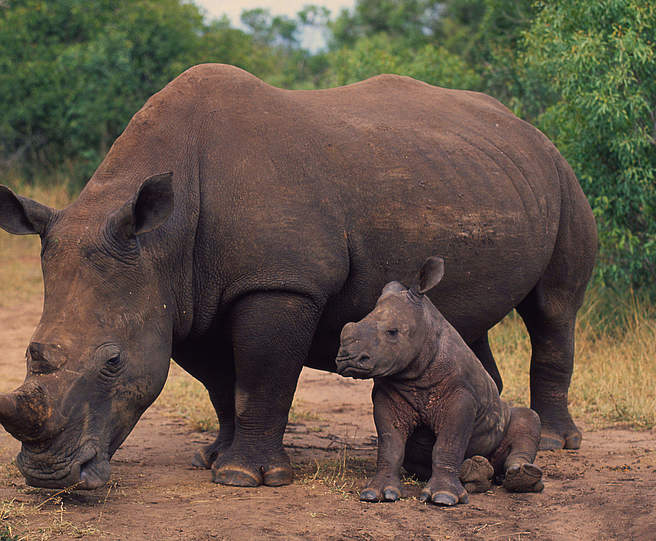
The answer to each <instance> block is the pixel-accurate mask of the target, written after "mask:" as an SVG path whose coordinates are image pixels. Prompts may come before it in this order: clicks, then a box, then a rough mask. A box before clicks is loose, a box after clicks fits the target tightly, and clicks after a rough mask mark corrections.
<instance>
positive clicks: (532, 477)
mask: <svg viewBox="0 0 656 541" xmlns="http://www.w3.org/2000/svg"><path fill="white" fill-rule="evenodd" d="M503 487H504V488H505V489H506V490H509V491H511V492H542V489H544V484H543V483H542V470H541V469H540V468H539V467H538V466H536V465H535V464H529V463H525V464H515V465H513V466H510V468H508V469H507V470H506V475H505V478H504V480H503Z"/></svg>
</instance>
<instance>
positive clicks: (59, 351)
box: [0, 173, 173, 489]
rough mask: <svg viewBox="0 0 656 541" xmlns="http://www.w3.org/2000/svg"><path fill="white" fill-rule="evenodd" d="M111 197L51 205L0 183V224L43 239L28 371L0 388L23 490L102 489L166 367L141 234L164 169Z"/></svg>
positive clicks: (162, 210) (156, 208)
mask: <svg viewBox="0 0 656 541" xmlns="http://www.w3.org/2000/svg"><path fill="white" fill-rule="evenodd" d="M114 196H115V197H116V198H117V200H116V201H115V202H114V201H108V200H107V197H104V198H102V197H87V198H85V200H82V198H80V199H78V201H77V202H76V203H74V204H73V205H71V206H69V207H67V208H66V209H64V210H62V211H57V210H54V209H51V208H49V207H46V206H44V205H41V204H39V203H37V202H35V201H32V200H31V199H27V198H25V197H20V196H16V195H15V194H14V193H13V192H12V191H11V190H9V189H8V188H6V187H4V186H0V227H2V228H3V229H5V230H6V231H8V232H10V233H14V234H17V235H24V234H39V235H40V236H41V243H42V252H41V264H42V270H43V277H44V286H45V302H44V308H43V314H42V316H41V320H40V322H39V325H38V326H37V328H36V330H35V331H34V335H33V336H32V341H31V342H30V344H29V346H28V348H27V353H26V356H27V376H26V378H25V382H24V384H23V385H22V386H21V387H19V388H18V389H16V390H15V391H13V392H11V393H8V394H4V395H0V422H1V423H2V424H3V425H4V427H5V428H6V430H7V431H8V432H10V433H11V434H12V435H13V436H14V437H16V438H17V439H19V440H20V441H21V442H22V443H23V445H22V448H21V452H20V454H19V455H18V458H17V463H18V467H19V469H20V471H21V472H22V473H23V475H24V476H25V479H26V480H27V482H28V484H30V485H33V486H39V487H67V486H71V485H75V486H76V487H77V488H86V489H92V488H96V487H99V486H101V485H103V484H104V483H105V482H106V481H107V480H108V478H109V460H110V458H111V457H112V455H113V453H114V452H115V451H116V449H117V448H118V447H119V445H120V444H121V442H122V441H123V440H124V439H125V438H126V437H127V435H128V434H129V432H130V430H131V429H132V427H133V426H134V425H135V423H136V422H137V420H138V419H139V417H140V415H141V414H142V413H143V412H144V410H145V409H146V408H147V407H148V406H149V405H150V404H151V403H152V402H153V400H154V399H155V398H156V397H157V395H158V394H159V392H160V391H161V389H162V386H163V385H164V381H165V379H166V375H167V372H168V364H169V357H170V353H171V335H172V317H171V315H170V309H169V310H167V306H166V302H167V300H168V298H167V297H166V294H165V293H164V291H166V287H164V286H165V284H162V283H161V282H162V281H163V280H162V279H161V278H160V275H161V273H158V272H157V269H156V268H155V267H156V261H157V258H156V257H153V250H152V249H151V248H150V247H146V244H149V243H147V242H146V241H147V236H148V235H149V234H153V233H151V232H153V231H154V230H156V229H157V228H159V227H160V226H161V225H162V224H163V223H164V222H165V221H166V220H167V218H168V217H169V215H170V213H171V211H172V208H173V192H172V188H171V173H167V174H164V175H156V176H154V177H150V178H148V179H147V180H145V182H144V183H143V184H142V185H141V186H140V187H139V188H138V189H137V190H136V191H135V192H133V193H131V194H129V195H127V196H126V197H124V198H121V196H120V195H119V194H114ZM150 244H151V245H152V243H150Z"/></svg>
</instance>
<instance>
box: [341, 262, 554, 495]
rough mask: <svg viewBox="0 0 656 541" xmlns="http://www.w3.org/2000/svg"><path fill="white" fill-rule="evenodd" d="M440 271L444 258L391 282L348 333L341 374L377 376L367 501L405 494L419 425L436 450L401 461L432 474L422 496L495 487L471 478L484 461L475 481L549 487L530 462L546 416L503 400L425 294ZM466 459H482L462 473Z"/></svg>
mask: <svg viewBox="0 0 656 541" xmlns="http://www.w3.org/2000/svg"><path fill="white" fill-rule="evenodd" d="M443 274H444V261H443V260H442V259H441V258H439V257H432V258H429V259H428V260H426V262H425V264H424V265H423V267H422V269H421V272H420V275H419V279H418V282H417V284H416V286H414V287H413V288H411V289H408V288H406V287H405V286H403V285H402V284H400V283H399V282H390V283H389V284H387V285H386V286H385V287H384V289H383V292H382V294H381V296H380V298H379V299H378V301H377V303H376V306H375V307H374V309H373V310H372V311H371V312H370V313H369V314H368V315H367V316H366V317H365V318H364V319H362V320H361V321H359V322H357V323H348V324H347V325H345V326H344V329H343V330H342V334H341V345H340V349H339V352H338V355H337V371H338V373H339V374H341V375H342V376H351V377H354V378H359V379H360V378H374V389H373V393H372V397H373V402H374V419H375V422H376V430H377V431H378V463H377V470H376V476H375V477H374V478H373V479H372V480H371V482H370V483H369V485H368V487H367V488H366V489H365V490H364V491H363V492H362V494H361V496H360V497H361V499H362V500H365V501H395V500H398V499H399V497H400V496H401V482H400V470H401V465H402V464H404V460H405V459H406V456H405V448H406V443H407V441H408V438H409V437H410V435H411V434H413V433H415V431H417V430H419V433H420V434H421V435H423V434H425V433H429V434H430V435H431V436H432V438H431V443H432V446H431V447H432V448H428V449H427V450H426V451H427V452H425V453H424V454H423V455H422V454H418V453H416V451H415V452H412V451H411V453H412V454H413V455H414V456H412V457H409V458H411V460H405V466H406V468H408V469H410V470H411V471H412V472H413V473H418V474H419V475H420V476H421V477H428V476H429V475H430V479H429V480H428V483H427V484H426V487H425V488H424V490H423V492H422V494H421V499H422V500H423V501H430V502H432V503H435V504H440V505H454V504H457V503H465V502H466V501H467V499H468V497H467V489H466V488H465V486H467V484H469V485H470V486H469V487H467V488H469V490H473V489H477V490H485V489H486V488H488V487H489V483H488V485H487V486H485V484H483V486H474V485H473V484H472V483H471V481H473V480H474V479H472V474H476V473H477V472H472V469H477V468H485V467H487V476H486V477H483V478H482V479H481V478H478V479H476V480H478V481H483V482H484V481H485V480H488V481H489V478H491V477H492V474H493V472H494V471H496V473H497V474H498V475H499V477H501V478H504V485H505V486H506V488H508V489H510V490H514V491H520V492H537V491H540V490H542V488H543V485H542V481H541V478H542V472H541V471H540V469H539V468H538V467H537V466H535V465H534V464H532V463H533V460H534V459H535V455H536V454H537V450H538V445H539V442H540V419H539V417H538V415H537V414H536V413H535V412H534V411H532V410H530V409H528V408H512V409H511V408H510V407H509V406H508V405H507V404H506V403H505V402H503V401H502V400H501V399H500V398H499V392H498V390H497V387H496V385H495V383H494V381H493V380H492V378H491V377H490V375H489V374H488V373H487V372H486V371H485V369H484V368H483V366H482V365H481V363H480V361H479V360H478V358H477V357H476V355H474V353H473V352H472V351H471V349H470V348H469V347H468V346H467V344H466V343H465V341H464V340H463V339H462V337H461V336H460V335H459V334H458V332H457V331H456V330H455V329H454V328H453V327H452V326H451V325H450V324H449V322H448V321H447V320H446V319H445V318H444V316H443V315H442V314H441V313H440V312H439V310H437V308H435V306H434V305H433V303H432V302H431V301H430V300H429V299H428V297H426V296H425V293H426V292H428V291H429V290H430V289H432V288H433V287H435V286H436V285H437V284H438V283H439V282H440V280H441V279H442V276H443ZM470 457H477V458H478V460H470V461H469V462H468V465H467V467H466V468H464V470H466V471H463V461H464V460H465V459H466V458H470ZM482 457H484V458H487V459H488V460H489V461H490V462H491V467H490V464H489V463H487V462H486V461H485V460H481V458H482ZM429 472H430V474H429V475H427V474H428V473H429ZM485 472H486V470H485V469H483V473H485ZM474 477H476V475H474ZM462 481H465V483H466V484H465V486H463V483H462ZM470 487H473V488H470Z"/></svg>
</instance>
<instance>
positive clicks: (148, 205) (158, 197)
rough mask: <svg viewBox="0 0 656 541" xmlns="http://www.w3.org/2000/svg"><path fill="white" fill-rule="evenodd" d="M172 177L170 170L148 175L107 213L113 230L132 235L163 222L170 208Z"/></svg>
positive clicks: (171, 207) (148, 230) (171, 210)
mask: <svg viewBox="0 0 656 541" xmlns="http://www.w3.org/2000/svg"><path fill="white" fill-rule="evenodd" d="M172 178H173V173H172V172H170V171H169V172H168V173H162V174H160V175H153V176H152V177H148V178H147V179H146V180H145V181H144V182H143V184H142V185H141V186H140V187H139V190H138V191H137V194H136V195H135V196H134V197H133V198H132V199H131V200H130V201H128V202H127V203H126V204H125V205H123V206H122V207H121V208H120V209H118V210H117V211H116V212H114V213H113V214H112V215H111V216H110V218H109V220H110V227H111V228H112V230H113V231H114V233H116V234H119V235H122V236H124V237H134V236H138V235H142V234H143V233H148V232H150V231H154V230H155V229H157V228H158V227H160V226H161V225H162V224H164V222H166V220H168V218H169V216H170V215H171V213H172V212H173V184H172Z"/></svg>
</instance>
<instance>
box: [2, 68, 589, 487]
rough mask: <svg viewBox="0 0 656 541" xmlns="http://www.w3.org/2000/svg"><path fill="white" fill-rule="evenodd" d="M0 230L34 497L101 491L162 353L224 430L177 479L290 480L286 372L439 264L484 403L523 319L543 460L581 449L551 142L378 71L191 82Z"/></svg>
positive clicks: (557, 163) (6, 204) (565, 252)
mask: <svg viewBox="0 0 656 541" xmlns="http://www.w3.org/2000/svg"><path fill="white" fill-rule="evenodd" d="M0 226H1V227H3V228H4V229H6V230H7V231H9V232H12V233H16V234H30V233H31V234H38V235H40V237H41V241H42V247H43V250H42V268H43V276H44V282H45V304H44V310H43V315H42V317H41V321H40V322H39V325H38V327H37V328H36V330H35V332H34V335H33V336H32V341H31V343H30V344H29V347H28V348H27V376H26V380H25V384H24V386H22V387H21V388H19V389H17V390H16V391H14V392H13V393H9V394H7V395H4V396H0V421H1V422H2V424H3V425H4V426H5V427H6V428H7V430H9V431H10V432H11V433H12V434H13V435H14V436H16V437H17V438H18V439H20V440H21V441H22V442H23V447H22V450H21V453H20V455H19V458H18V464H19V467H20V469H21V471H22V472H23V474H24V475H25V477H26V479H27V482H28V483H30V484H32V485H36V486H49V487H62V486H67V485H70V484H77V486H79V487H80V488H94V487H97V486H99V485H101V484H102V483H104V482H105V481H106V480H107V478H108V475H109V459H110V458H111V456H112V454H113V453H114V451H115V450H116V448H117V447H118V446H119V445H120V443H121V441H123V439H124V438H125V437H126V436H127V434H128V433H129V432H130V430H131V428H132V426H133V425H134V423H135V422H136V421H137V419H138V418H139V416H140V415H141V413H142V412H143V411H144V409H145V408H146V407H148V405H149V404H150V403H152V401H153V400H154V399H155V398H156V397H157V395H158V393H159V392H160V389H161V388H162V385H163V383H164V380H165V379H166V375H167V370H168V365H169V358H170V357H171V356H172V357H173V358H174V359H175V360H176V361H177V362H178V363H179V364H180V365H181V366H182V367H183V368H184V369H185V370H187V371H188V372H189V373H191V374H192V375H193V376H195V377H196V378H198V379H199V380H200V381H201V382H202V383H203V384H204V385H205V387H206V388H207V390H208V392H209V395H210V398H211V399H212V402H213V404H214V406H215V408H216V412H217V415H218V418H219V421H220V426H221V428H220V431H219V434H218V437H217V439H216V441H215V442H214V443H213V444H212V445H210V446H208V447H205V448H204V449H202V450H201V452H200V453H199V454H198V456H197V457H196V459H195V463H196V464H198V465H201V466H205V467H210V466H211V467H212V469H213V476H214V480H215V481H216V482H218V483H225V484H232V485H245V486H253V485H258V484H261V483H264V484H267V485H281V484H285V483H289V482H290V481H291V478H292V473H291V467H290V463H289V459H288V457H287V455H286V453H285V451H284V450H283V447H282V436H283V433H284V430H285V426H286V422H287V414H288V411H289V406H290V404H291V401H292V397H293V394H294V390H295V386H296V382H297V378H298V375H299V373H300V370H301V367H302V366H303V364H307V365H310V366H313V367H316V368H321V369H324V370H333V371H334V370H335V361H334V359H335V355H336V353H337V349H338V345H339V333H340V331H341V328H342V327H343V325H344V324H345V323H346V322H347V321H355V320H358V319H360V318H362V317H363V316H364V315H365V314H366V313H367V311H368V310H369V307H371V306H372V305H373V303H374V301H375V299H376V298H377V296H378V293H379V292H380V289H381V287H382V286H383V285H384V284H385V283H387V282H389V281H390V280H391V279H392V277H410V276H411V275H412V274H413V273H414V272H415V271H416V269H417V268H418V267H419V265H420V264H421V262H422V261H423V260H424V259H425V258H426V257H427V255H429V254H432V253H436V252H439V253H441V254H442V255H443V256H444V258H445V259H446V261H447V262H448V264H449V269H450V273H449V277H447V279H446V280H444V282H443V283H441V284H440V285H439V286H438V287H437V288H435V290H434V291H433V292H432V295H433V298H434V299H439V303H440V308H441V310H442V312H443V313H444V315H445V317H446V318H447V319H448V320H449V321H450V322H451V323H452V324H453V325H454V327H455V328H456V329H458V331H459V332H460V333H461V334H462V336H463V337H464V338H465V340H466V341H467V343H468V344H470V345H471V346H472V348H473V349H474V351H475V353H476V354H477V355H478V356H479V358H480V359H481V361H482V362H483V365H484V366H485V367H486V369H487V370H489V371H490V373H491V374H493V377H494V378H495V380H496V382H497V384H498V385H499V386H500V385H501V380H500V378H499V376H498V371H497V370H496V365H495V363H494V359H493V358H492V355H491V353H490V350H489V347H488V342H487V330H488V329H489V328H490V327H492V326H493V325H494V324H495V323H496V322H498V321H499V320H500V319H502V318H503V317H504V316H505V315H506V314H507V313H508V312H509V311H511V310H512V309H513V308H514V307H517V309H518V310H519V311H520V313H521V314H522V317H523V318H524V320H525V321H526V323H527V327H528V330H529V333H530V335H531V340H532V344H533V358H532V361H531V401H532V404H533V406H534V408H535V409H536V410H537V411H538V412H539V413H540V415H541V418H542V421H543V442H546V444H547V445H549V446H552V447H563V446H567V447H577V446H578V445H579V442H580V432H579V431H578V430H577V428H576V427H575V425H574V423H573V422H572V420H571V418H570V416H569V413H568V411H567V390H568V385H569V379H570V376H571V372H572V362H573V359H572V355H573V329H574V320H575V316H576V311H577V310H578V308H579V306H580V303H581V301H582V299H583V293H584V290H585V286H586V283H587V281H588V279H589V277H590V273H591V271H592V267H593V262H594V257H595V250H596V236H595V224H594V219H593V217H592V213H591V211H590V207H589V205H588V203H587V201H586V199H585V197H584V195H583V193H582V192H581V189H580V187H579V185H578V183H577V181H576V178H575V177H574V175H573V173H572V171H571V169H570V168H569V167H568V165H567V163H566V162H565V161H564V160H563V158H562V157H561V156H560V154H559V153H558V151H557V150H556V149H555V148H554V147H553V145H552V144H551V143H550V142H549V141H548V140H547V139H546V138H545V137H544V136H543V135H542V134H541V133H540V132H539V131H538V130H536V129H535V128H533V127H531V126H529V125H528V124H526V123H524V122H522V121H521V120H519V119H517V118H516V117H515V116H513V115H512V114H511V113H510V112H509V111H508V110H507V109H506V108H505V107H503V106H502V105H500V104H499V103H498V102H497V101H495V100H493V99H492V98H489V97H487V96H484V95H482V94H478V93H475V92H463V91H455V90H447V89H441V88H437V87H433V86H430V85H427V84H424V83H421V82H418V81H414V80H412V79H409V78H405V77H398V76H391V75H387V76H379V77H375V78H373V79H369V80H367V81H363V82H362V83H357V84H354V85H350V86H346V87H342V88H336V89H330V90H321V91H287V90H281V89H277V88H274V87H271V86H269V85H267V84H265V83H263V82H262V81H260V80H258V79H257V78H255V77H253V76H252V75H250V74H248V73H246V72H244V71H242V70H239V69H237V68H234V67H231V66H224V65H218V64H208V65H201V66H196V67H194V68H191V69H189V70H187V71H186V72H185V73H183V74H182V75H180V76H179V77H178V78H177V79H175V80H174V81H173V82H171V83H170V84H169V85H168V86H167V87H166V88H164V89H163V90H162V91H161V92H158V93H157V94H155V95H154V96H153V97H152V98H150V99H149V100H148V102H147V103H146V104H145V106H144V107H143V108H142V109H141V110H140V111H139V112H138V113H137V114H136V115H135V116H134V117H133V119H132V120H131V121H130V123H129V125H128V126H127V128H126V129H125V131H124V132H123V134H122V135H121V136H120V137H119V138H118V139H117V140H116V142H115V143H114V145H113V146H112V148H111V149H110V151H109V153H108V154H107V156H106V157H105V159H104V160H103V162H102V164H101V165H100V166H99V167H98V169H97V171H96V172H95V173H94V175H93V177H92V178H91V179H90V180H89V182H88V183H87V185H86V186H85V188H84V190H83V191H82V192H81V194H80V196H79V198H78V199H77V200H76V201H75V202H73V203H72V204H71V205H70V206H68V207H67V208H65V209H63V210H55V209H51V208H48V207H46V206H44V205H41V204H39V203H37V202H35V201H32V200H30V199H27V198H23V197H20V196H17V195H15V194H14V193H12V192H11V191H10V190H9V189H7V188H2V189H0Z"/></svg>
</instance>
